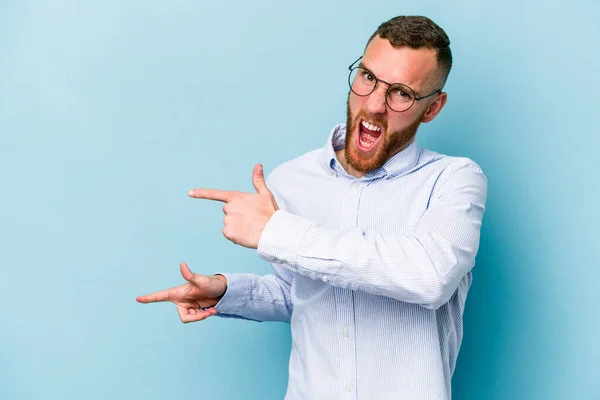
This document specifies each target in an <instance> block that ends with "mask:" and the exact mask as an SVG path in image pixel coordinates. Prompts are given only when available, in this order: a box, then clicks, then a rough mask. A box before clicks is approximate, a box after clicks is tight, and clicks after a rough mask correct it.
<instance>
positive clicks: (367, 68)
mask: <svg viewBox="0 0 600 400" xmlns="http://www.w3.org/2000/svg"><path fill="white" fill-rule="evenodd" d="M358 66H359V67H361V68H364V69H366V70H367V71H369V72H370V73H372V74H373V75H375V73H374V72H373V71H371V68H369V67H367V66H366V65H365V64H364V63H363V62H362V60H361V61H360V62H359V63H358ZM377 79H379V78H377ZM379 80H381V79H379ZM396 84H399V85H404V86H408V87H409V88H410V89H411V90H412V91H413V92H414V93H415V96H416V97H420V96H421V95H420V93H419V92H418V91H416V90H415V89H413V88H412V86H410V85H408V84H407V83H402V82H392V85H396Z"/></svg>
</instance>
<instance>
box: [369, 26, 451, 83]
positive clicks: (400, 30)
mask: <svg viewBox="0 0 600 400" xmlns="http://www.w3.org/2000/svg"><path fill="white" fill-rule="evenodd" d="M377 35H378V36H379V37H381V38H382V39H387V40H388V41H389V42H390V44H391V45H392V46H394V47H404V46H407V47H410V48H412V49H420V48H424V47H425V48H428V49H434V50H436V51H437V64H438V69H439V71H440V78H441V82H440V83H441V84H442V85H443V84H444V83H445V82H446V79H447V78H448V74H449V73H450V69H451V68H452V52H451V51H450V39H448V35H446V32H444V30H443V29H442V28H440V27H439V26H438V25H437V24H436V23H435V22H433V21H432V20H430V19H429V18H427V17H422V16H399V17H394V18H392V19H390V20H389V21H386V22H384V23H383V24H381V25H379V28H377V30H376V31H375V33H373V35H372V36H371V37H370V38H369V41H368V42H367V46H368V45H369V43H370V42H371V40H373V38H374V37H375V36H377Z"/></svg>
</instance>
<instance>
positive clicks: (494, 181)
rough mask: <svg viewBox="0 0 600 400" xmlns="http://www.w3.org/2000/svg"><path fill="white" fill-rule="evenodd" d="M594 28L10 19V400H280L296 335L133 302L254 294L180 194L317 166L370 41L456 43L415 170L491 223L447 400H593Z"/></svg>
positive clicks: (0, 331)
mask: <svg viewBox="0 0 600 400" xmlns="http://www.w3.org/2000/svg"><path fill="white" fill-rule="evenodd" d="M599 11H600V7H599V6H598V3H597V2H593V1H587V2H584V1H579V2H577V1H572V2H567V1H563V2H562V4H561V3H557V2H552V1H543V2H542V1H533V2H526V4H522V3H521V2H520V1H516V0H509V1H506V0H505V1H493V2H481V1H475V0H469V1H461V2H434V1H420V2H416V1H414V2H407V1H402V2H398V1H372V2H366V3H365V2H354V3H349V2H342V1H331V2H323V1H312V0H311V1H303V2H294V3H287V2H281V1H260V2H256V3H254V4H251V2H247V1H241V0H234V1H227V2H207V1H183V0H180V1H172V2H166V1H164V2H160V1H148V0H144V1H142V0H139V1H126V2H124V1H115V0H111V1H102V2H82V1H75V0H72V1H67V0H63V1H53V2H50V1H7V0H4V1H2V2H1V3H0V132H1V134H0V179H1V180H0V183H1V186H0V190H1V195H0V321H1V322H0V323H1V328H0V398H1V399H109V398H114V399H142V398H143V399H170V398H195V399H265V400H266V399H281V398H282V397H283V395H284V393H285V387H286V379H287V361H288V354H289V350H290V338H289V326H288V325H285V324H280V323H272V324H270V323H263V324H259V323H251V322H245V321H234V320H220V319H217V318H212V319H209V320H207V321H204V322H202V323H195V324H189V325H184V324H181V323H180V322H179V319H178V317H177V313H176V311H175V308H174V306H172V305H171V304H159V305H140V304H137V303H136V302H135V300H134V299H135V296H137V295H140V294H145V293H148V292H152V291H155V290H159V289H163V288H167V287H171V286H174V285H178V284H180V283H181V282H182V279H181V277H180V276H179V270H178V263H179V262H180V261H182V260H184V261H187V262H188V263H189V265H190V267H191V268H192V269H194V270H195V271H197V272H202V273H206V274H210V273H214V272H217V271H232V272H250V271H253V272H257V273H268V272H269V271H270V267H269V266H268V265H267V264H265V263H263V262H262V261H260V260H259V259H258V257H257V256H256V254H255V252H253V251H251V250H248V249H243V248H240V247H236V246H235V245H233V244H232V243H230V242H228V241H227V240H226V239H224V238H223V237H222V236H221V223H222V213H221V211H220V207H221V205H220V204H217V203H214V204H213V203H209V202H202V201H198V200H192V199H189V198H188V197H187V195H186V193H187V190H188V189H190V188H193V187H218V188H223V189H239V190H251V189H252V186H251V181H250V176H251V171H252V167H253V166H254V164H255V163H258V162H260V163H263V164H264V165H265V170H266V171H267V172H269V171H270V170H272V169H273V168H274V167H275V166H276V165H278V164H279V163H281V162H283V161H286V160H288V159H291V158H293V157H296V156H298V155H300V154H303V153H304V152H306V151H309V150H312V149H314V148H317V147H321V146H322V145H323V144H324V143H325V140H326V137H327V135H328V134H329V131H330V129H331V128H332V126H333V125H334V124H335V123H338V122H343V121H344V120H345V101H346V96H347V92H348V88H347V86H346V85H347V84H346V73H347V66H348V64H349V63H350V62H352V61H354V60H355V59H356V58H357V57H358V56H359V55H360V54H361V53H362V50H363V47H364V45H365V42H366V40H367V39H368V37H369V36H370V34H371V33H372V32H373V31H374V30H375V29H376V28H377V26H378V25H379V23H381V22H383V21H384V20H387V19H389V18H391V17H393V16H395V15H399V14H408V15H411V14H422V15H427V16H429V17H431V18H432V19H433V20H434V21H436V22H437V23H438V24H439V25H441V26H442V27H443V28H444V29H445V30H446V32H447V33H448V35H449V36H450V38H451V40H452V50H453V53H454V57H455V64H454V69H453V71H452V73H451V76H450V80H449V82H448V84H447V87H446V90H447V92H448V93H449V102H448V104H447V106H446V108H445V109H444V110H443V112H442V113H441V114H440V115H439V116H438V118H437V119H436V120H435V121H433V122H432V123H431V124H427V125H424V126H422V129H421V130H420V133H419V138H420V143H421V145H423V146H425V147H429V148H432V149H434V150H436V151H440V152H445V153H449V154H452V155H464V156H468V157H471V158H473V159H474V160H476V161H477V162H478V163H479V164H480V165H481V166H482V168H483V169H484V171H485V173H486V175H487V176H488V179H489V198H488V210H487V212H486V215H485V219H484V227H483V236H482V242H481V249H480V253H479V256H478V263H477V266H476V267H475V270H474V283H473V287H472V289H471V292H470V294H469V300H468V302H467V309H466V315H465V339H464V341H463V347H462V349H461V353H460V356H459V360H458V366H457V370H456V373H455V376H454V380H453V391H454V395H455V396H454V397H455V398H457V399H599V398H600V382H599V381H600V379H598V377H599V376H598V373H599V371H600V367H599V365H600V346H599V345H598V343H597V341H598V337H600V326H599V323H598V321H599V319H598V308H599V306H600V295H599V294H598V289H597V288H596V286H597V283H598V282H600V268H599V266H600V258H599V256H598V252H597V247H598V239H599V234H598V227H599V226H600V220H599V212H598V204H597V197H598V194H599V191H598V182H599V180H598V172H599V170H598V157H597V152H598V150H597V149H598V146H599V145H600V140H599V137H600V135H599V132H598V126H599V122H600V121H599V114H600V113H599V111H598V106H599V105H600V103H599V101H598V88H599V87H600V81H599V72H600V55H599V54H600V52H599V51H598V43H599V42H600V41H599V39H600V28H599V24H598V12H599Z"/></svg>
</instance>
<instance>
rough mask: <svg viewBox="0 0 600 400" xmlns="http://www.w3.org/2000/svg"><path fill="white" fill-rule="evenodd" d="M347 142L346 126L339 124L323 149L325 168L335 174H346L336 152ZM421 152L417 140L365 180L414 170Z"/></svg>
mask: <svg viewBox="0 0 600 400" xmlns="http://www.w3.org/2000/svg"><path fill="white" fill-rule="evenodd" d="M345 140H346V124H338V125H336V126H335V127H334V128H333V130H332V131H331V134H330V135H329V138H327V143H326V144H325V147H324V148H323V159H322V162H323V167H325V169H326V170H327V171H328V172H330V173H331V174H334V173H336V172H338V173H345V174H347V172H346V171H345V170H344V168H343V167H342V165H341V164H340V162H339V161H338V159H337V155H336V154H335V152H336V150H340V149H343V148H344V146H345ZM420 153H421V150H420V148H419V145H418V143H417V140H416V138H415V139H413V141H412V142H411V143H410V144H409V145H408V147H406V148H405V149H404V150H402V151H400V152H398V153H396V154H394V155H393V156H392V157H391V158H390V159H388V160H387V161H386V162H385V163H384V164H383V165H382V166H381V167H379V168H376V169H375V170H373V171H371V172H369V173H368V174H367V175H365V177H364V178H363V179H373V178H382V177H386V178H391V177H394V176H397V175H400V174H403V173H405V172H407V171H409V170H410V169H412V168H414V167H415V166H416V165H417V163H418V162H419V155H420Z"/></svg>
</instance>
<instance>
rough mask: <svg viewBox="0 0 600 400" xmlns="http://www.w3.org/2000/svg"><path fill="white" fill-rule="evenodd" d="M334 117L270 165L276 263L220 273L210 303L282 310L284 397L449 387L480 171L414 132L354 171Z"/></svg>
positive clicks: (265, 317)
mask: <svg viewBox="0 0 600 400" xmlns="http://www.w3.org/2000/svg"><path fill="white" fill-rule="evenodd" d="M345 129H346V128H345V125H337V126H336V127H335V128H334V129H333V131H332V133H331V135H330V136H329V139H328V141H327V144H326V145H325V147H324V148H322V149H318V150H315V151H312V152H309V153H307V154H304V155H303V156H301V157H299V158H296V159H294V160H292V161H289V162H286V163H284V164H282V165H280V166H278V167H277V168H276V169H275V170H274V171H273V172H272V173H271V174H270V175H269V176H268V178H267V186H268V187H269V189H270V190H271V191H272V192H273V195H274V196H275V200H276V201H277V204H278V205H279V208H280V210H278V211H277V212H275V214H274V215H273V216H272V218H271V219H270V220H269V222H268V223H267V226H266V227H265V230H264V231H263V233H262V235H261V237H260V241H259V244H258V249H257V252H258V255H259V256H260V257H261V258H262V259H264V260H266V261H268V262H269V263H271V264H272V266H273V269H274V274H272V275H266V276H258V275H255V274H229V273H224V274H223V275H225V277H226V278H227V280H228V288H227V291H226V293H225V295H224V296H223V298H222V299H221V301H220V302H219V304H217V306H216V309H217V311H218V314H217V315H219V316H222V317H230V318H244V319H248V320H255V321H284V322H289V323H290V324H291V333H292V350H291V355H290V361H289V380H288V387H287V393H286V397H285V398H286V399H288V400H297V399H306V400H321V399H322V400H333V399H384V400H389V399H449V398H450V397H451V378H452V374H453V372H454V368H455V365H456V357H457V355H458V351H459V348H460V344H461V340H462V336H463V329H462V315H463V311H464V307H465V300H466V297H467V291H468V290H469V287H470V286H471V279H472V278H471V269H472V267H473V265H474V263H475V255H476V254H477V250H478V247H479V235H480V228H481V221H482V218H483V214H484V210H485V201H486V195H487V180H486V178H485V176H484V174H483V172H482V171H481V169H480V168H479V166H478V165H477V164H475V162H473V161H472V160H470V159H468V158H460V157H449V156H446V155H442V154H439V153H435V152H433V151H430V150H426V149H422V148H420V147H419V146H418V144H417V141H416V140H413V142H412V143H411V144H410V145H409V146H408V147H407V148H406V149H404V150H403V151H402V152H399V153H397V154H395V155H394V156H392V157H391V158H390V159H389V160H387V161H386V163H385V164H384V165H383V166H382V167H380V168H377V169H375V170H374V171H372V172H370V173H368V174H367V175H365V176H364V177H362V178H356V177H354V176H351V175H349V174H348V173H347V172H346V171H345V170H344V169H343V168H342V166H341V165H340V163H339V162H338V160H337V157H336V154H335V150H338V149H340V148H343V147H344V139H345V134H346V130H345Z"/></svg>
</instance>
